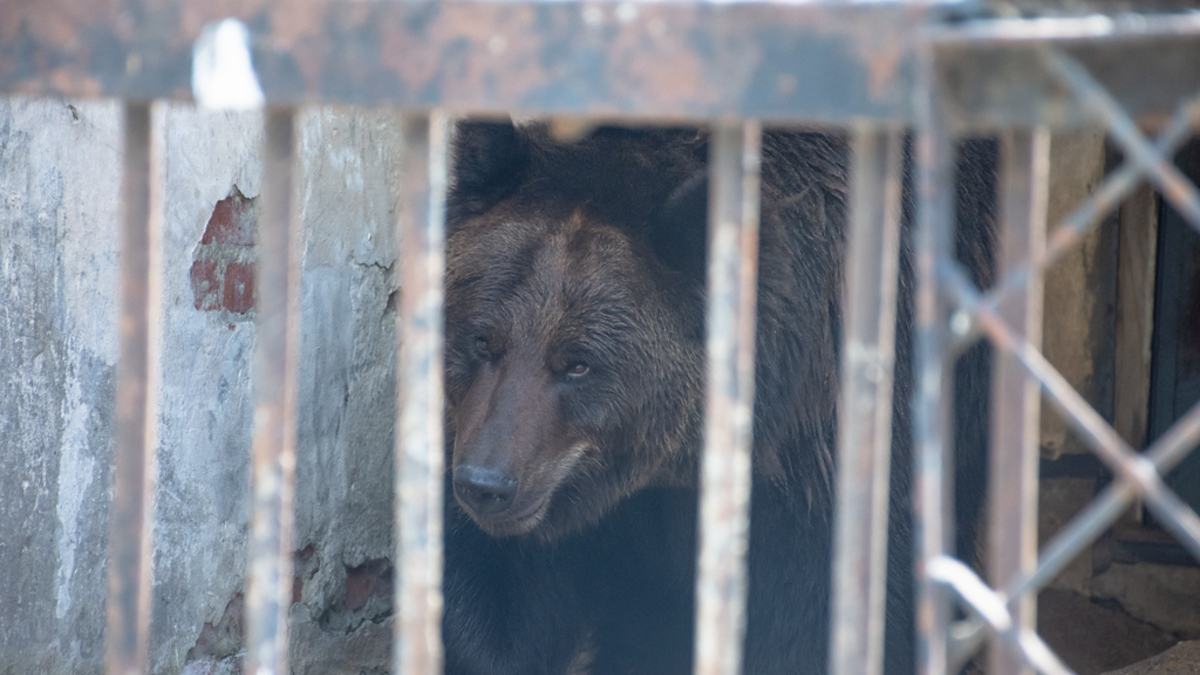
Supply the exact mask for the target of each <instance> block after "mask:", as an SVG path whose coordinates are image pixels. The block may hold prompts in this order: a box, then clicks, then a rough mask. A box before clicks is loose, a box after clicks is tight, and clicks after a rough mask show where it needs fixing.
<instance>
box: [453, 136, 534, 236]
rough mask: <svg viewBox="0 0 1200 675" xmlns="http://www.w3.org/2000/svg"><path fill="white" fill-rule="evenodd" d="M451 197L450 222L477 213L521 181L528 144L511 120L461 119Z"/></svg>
mask: <svg viewBox="0 0 1200 675" xmlns="http://www.w3.org/2000/svg"><path fill="white" fill-rule="evenodd" d="M455 132H456V133H455V137H454V152H453V161H454V170H453V173H452V174H451V191H450V197H449V199H448V208H449V212H448V213H447V216H448V220H449V221H450V222H451V223H455V222H458V221H461V220H462V219H463V218H468V217H470V216H474V215H478V214H480V213H483V212H484V211H487V210H488V209H489V208H491V207H492V206H494V205H495V204H496V202H498V201H500V200H501V199H504V198H505V197H507V196H508V195H509V194H510V193H511V192H512V191H513V190H514V189H515V188H516V187H517V185H518V184H519V182H520V181H521V179H522V177H523V175H524V172H525V167H526V166H527V165H528V163H529V148H528V145H527V144H526V142H525V141H524V140H523V139H522V137H521V134H520V133H519V132H518V131H517V129H516V127H514V126H513V124H512V122H511V121H509V120H505V121H503V122H496V121H483V120H470V121H462V122H459V123H458V126H457V128H456V130H455Z"/></svg>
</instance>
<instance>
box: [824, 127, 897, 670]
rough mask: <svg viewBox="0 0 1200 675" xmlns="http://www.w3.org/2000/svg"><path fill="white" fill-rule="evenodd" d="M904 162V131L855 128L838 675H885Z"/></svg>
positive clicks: (837, 573) (835, 655) (838, 537)
mask: <svg viewBox="0 0 1200 675" xmlns="http://www.w3.org/2000/svg"><path fill="white" fill-rule="evenodd" d="M902 162H903V149H902V147H901V140H900V135H899V134H898V133H895V132H887V131H882V130H880V129H878V128H877V127H873V126H869V125H860V126H857V127H855V129H854V173H853V182H852V184H851V188H852V192H851V195H852V199H853V206H852V208H851V214H850V216H851V217H850V229H849V232H848V235H847V254H846V255H847V257H846V260H847V263H846V311H845V317H846V328H845V337H844V341H843V345H842V374H841V379H842V396H841V405H840V408H839V419H838V457H839V459H838V493H837V510H836V511H835V513H834V518H835V522H836V531H835V539H834V562H833V579H834V587H833V612H832V617H833V626H832V635H833V636H832V641H831V649H830V671H829V672H830V673H831V674H832V675H878V674H879V673H880V672H881V671H882V668H883V629H884V601H885V599H886V595H887V594H886V590H887V525H888V487H889V481H888V479H889V475H890V474H889V467H890V460H891V441H892V378H893V365H894V362H895V346H896V344H895V330H896V284H897V273H898V269H899V258H900V192H901V186H900V183H901V165H902Z"/></svg>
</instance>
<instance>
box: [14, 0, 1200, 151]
mask: <svg viewBox="0 0 1200 675" xmlns="http://www.w3.org/2000/svg"><path fill="white" fill-rule="evenodd" d="M950 4H951V5H952V4H953V3H950ZM941 12H942V10H941V9H940V8H938V6H937V4H936V3H933V6H931V5H930V4H927V3H921V4H917V3H903V2H900V1H898V0H897V1H895V2H881V3H863V4H859V3H854V4H852V3H837V2H814V3H805V4H790V3H789V4H782V3H733V4H726V3H722V4H713V3H696V2H681V1H676V0H671V1H668V2H661V3H649V4H646V3H634V2H594V1H588V2H583V1H580V0H568V1H565V2H545V1H543V0H522V1H519V2H491V1H488V0H465V1H456V2H445V1H438V0H424V1H418V2H394V1H391V0H245V1H244V2H235V1H233V0H201V1H196V2H187V3H180V2H177V1H176V0H97V1H95V2H75V1H74V0H3V2H0V93H25V94H34V95H62V96H112V97H121V98H133V99H150V98H183V99H186V98H189V97H190V95H191V94H190V82H191V58H192V44H193V43H194V41H195V39H196V37H197V36H199V34H200V31H201V29H202V28H203V27H204V25H205V24H207V23H209V22H213V21H217V20H219V19H223V18H226V17H235V18H239V19H241V20H243V21H244V22H245V23H246V24H247V25H248V26H249V28H250V32H251V35H252V42H253V44H252V48H253V49H252V50H253V55H254V63H255V68H256V70H257V71H258V75H259V79H260V80H261V82H262V85H263V89H264V91H265V93H266V96H267V99H268V101H270V102H272V103H277V104H303V103H350V104H360V105H395V106H401V107H406V108H415V109H431V108H435V107H437V108H444V109H447V110H448V111H450V112H456V113H465V112H474V113H488V112H491V113H499V112H517V113H524V114H535V115H567V116H570V115H589V116H601V117H603V116H610V115H632V116H637V117H643V118H650V119H659V120H684V119H688V120H699V119H712V118H720V117H727V116H737V117H743V118H757V119H763V120H767V121H772V120H807V121H812V122H838V123H844V122H845V121H846V120H847V119H848V118H853V117H858V118H868V119H873V120H877V121H898V122H910V123H911V122H912V121H913V120H914V117H913V111H912V101H911V91H912V88H913V83H914V79H913V73H914V70H913V63H914V53H915V51H914V49H915V46H916V45H915V42H916V41H917V40H920V39H928V40H930V41H932V42H933V43H934V44H935V45H937V47H936V50H937V52H938V55H939V58H938V62H939V64H940V67H939V73H940V76H941V77H943V78H944V81H945V83H946V85H945V87H944V89H945V93H946V95H947V97H948V105H947V112H948V114H949V116H950V120H951V121H952V122H957V123H958V126H960V127H963V128H966V127H975V128H998V127H1002V126H1008V125H1014V124H1015V125H1023V126H1031V125H1038V124H1040V125H1049V126H1056V127H1062V126H1081V125H1088V124H1092V123H1093V122H1092V120H1091V118H1089V117H1088V115H1087V111H1086V110H1085V109H1084V108H1083V106H1081V105H1079V104H1078V103H1077V102H1075V101H1073V100H1072V99H1071V98H1070V95H1069V94H1068V93H1067V92H1064V91H1063V89H1062V88H1061V87H1060V86H1058V83H1057V82H1056V80H1055V79H1054V77H1053V76H1052V75H1051V74H1049V73H1047V72H1046V71H1045V69H1044V68H1043V67H1041V64H1040V63H1039V62H1038V60H1037V56H1036V55H1035V54H1034V53H1032V51H1031V50H1029V49H1028V46H1029V45H1030V44H1034V43H1047V42H1051V43H1056V44H1059V45H1060V46H1061V47H1062V48H1064V49H1065V50H1066V51H1067V53H1069V54H1070V55H1071V56H1073V57H1074V58H1075V59H1077V60H1079V62H1080V63H1081V64H1082V65H1083V66H1084V67H1085V68H1087V69H1088V70H1089V71H1090V72H1092V73H1094V74H1095V76H1096V78H1097V80H1098V81H1099V82H1100V84H1101V85H1103V86H1104V87H1105V88H1106V89H1107V90H1109V92H1110V93H1111V94H1112V96H1113V98H1114V99H1116V100H1117V101H1119V102H1120V103H1121V104H1122V105H1124V106H1125V107H1126V109H1127V110H1128V111H1129V112H1130V113H1131V114H1132V115H1133V116H1134V117H1140V118H1143V119H1154V118H1156V117H1159V116H1161V117H1165V116H1167V115H1169V114H1170V113H1171V112H1172V111H1174V110H1175V108H1176V107H1177V105H1178V102H1179V100H1180V99H1181V98H1183V97H1185V96H1187V95H1190V94H1192V93H1194V90H1195V84H1196V83H1197V82H1200V20H1198V19H1196V17H1195V16H1194V15H1192V14H1182V15H1159V16H1151V17H1135V16H1121V17H1117V18H1106V17H1102V16H1094V17H1084V18H1060V19H1005V20H988V19H984V20H974V21H964V22H956V23H940V22H939V19H938V17H939V16H941ZM1148 74H1151V75H1152V76H1148Z"/></svg>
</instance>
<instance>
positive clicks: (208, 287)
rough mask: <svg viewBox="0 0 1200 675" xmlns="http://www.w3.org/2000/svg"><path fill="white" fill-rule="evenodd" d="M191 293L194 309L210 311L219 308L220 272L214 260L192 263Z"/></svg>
mask: <svg viewBox="0 0 1200 675" xmlns="http://www.w3.org/2000/svg"><path fill="white" fill-rule="evenodd" d="M191 277H192V295H193V296H194V297H195V307H196V309H199V310H202V311H205V312H211V311H214V310H218V309H221V273H220V270H218V269H217V261H216V260H197V261H195V262H193V263H192V270H191Z"/></svg>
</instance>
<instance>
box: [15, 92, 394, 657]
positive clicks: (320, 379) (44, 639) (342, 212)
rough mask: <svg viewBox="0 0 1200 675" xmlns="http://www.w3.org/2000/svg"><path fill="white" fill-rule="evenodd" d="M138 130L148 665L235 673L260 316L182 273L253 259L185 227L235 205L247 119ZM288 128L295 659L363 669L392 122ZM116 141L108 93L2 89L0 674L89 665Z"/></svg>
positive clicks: (353, 116) (104, 475) (374, 538)
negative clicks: (294, 279)
mask: <svg viewBox="0 0 1200 675" xmlns="http://www.w3.org/2000/svg"><path fill="white" fill-rule="evenodd" d="M153 120H154V139H155V144H154V150H153V152H154V154H155V161H156V162H157V163H158V166H160V167H162V170H163V175H164V177H165V192H164V199H163V203H164V204H165V206H164V213H163V215H164V219H163V222H164V230H165V231H164V242H163V256H164V257H163V260H164V278H163V280H162V283H163V302H164V306H163V308H162V310H163V318H164V333H163V337H162V345H163V348H162V360H161V363H160V364H159V366H160V371H161V399H160V401H159V439H160V440H159V449H158V476H157V478H158V491H157V504H156V510H155V519H154V526H155V534H156V554H155V560H154V572H155V592H154V602H153V635H152V641H151V647H150V659H151V663H152V671H153V672H155V673H179V672H189V673H209V672H211V673H217V672H232V669H233V667H234V665H235V664H236V660H237V653H238V651H239V650H240V649H241V645H240V640H239V638H238V637H237V636H238V635H239V633H240V630H241V597H240V594H241V592H242V589H243V584H244V568H245V562H246V560H245V558H246V533H247V522H248V503H249V502H248V494H249V484H248V473H247V471H248V466H249V446H250V434H251V421H252V411H253V401H252V395H251V367H250V363H251V355H252V353H253V350H254V344H255V329H254V323H253V310H252V309H250V310H249V311H236V310H238V309H241V310H244V309H245V308H237V307H235V306H234V305H232V304H231V305H230V306H225V305H224V304H222V303H221V302H219V301H217V302H208V303H200V304H202V305H203V306H202V307H201V308H197V304H198V303H197V299H196V290H197V286H196V281H195V273H194V271H193V268H194V267H195V266H196V261H197V260H202V261H211V260H218V261H220V262H219V267H218V268H217V269H220V270H223V271H227V270H228V269H230V265H235V264H243V265H244V264H247V263H251V264H252V263H253V259H254V257H255V255H256V249H255V248H254V246H253V245H246V244H247V242H242V245H240V246H239V245H235V243H230V242H228V241H221V240H219V238H218V240H216V241H215V242H209V243H206V244H203V245H202V244H201V240H202V239H203V238H204V237H205V233H206V230H208V228H209V221H210V219H211V218H212V216H213V210H214V207H215V206H216V204H217V203H218V202H219V201H220V200H223V199H225V198H226V197H228V196H229V195H230V194H231V193H232V192H233V191H234V189H235V187H236V189H237V190H238V191H239V192H240V193H241V195H243V196H244V197H245V198H247V200H248V201H247V202H246V204H248V205H249V206H250V208H251V209H252V208H253V206H254V203H255V202H256V198H257V196H258V193H259V190H260V186H261V183H262V176H261V174H262V162H261V160H260V157H259V143H260V140H261V126H262V122H261V116H258V115H233V114H224V113H207V112H201V111H197V110H195V109H193V108H191V107H189V106H182V105H172V106H163V105H160V106H158V107H156V109H155V113H154V116H153ZM297 128H298V135H297V149H298V155H299V158H300V167H298V168H299V171H300V180H299V181H298V183H299V188H298V196H297V198H298V200H299V201H298V203H299V205H300V209H301V217H302V219H303V222H304V225H305V229H306V241H305V258H304V271H305V276H304V282H303V289H302V294H303V301H302V304H303V315H302V325H303V328H302V331H303V346H302V356H301V363H302V370H301V373H300V414H299V417H300V420H301V426H300V430H299V450H298V451H299V464H298V468H297V482H298V485H297V513H296V526H297V530H296V549H297V551H298V552H299V553H300V554H299V559H298V561H297V566H296V574H297V581H296V585H295V587H296V589H297V591H298V592H299V596H300V602H298V603H296V605H294V606H293V608H292V626H293V628H292V630H293V653H294V655H295V657H296V665H295V672H312V673H338V672H346V673H364V672H377V671H378V672H382V669H384V668H386V665H387V657H388V635H389V633H390V621H389V620H388V619H387V617H388V616H389V615H390V607H391V597H390V592H391V591H390V570H391V562H390V558H391V550H392V543H391V542H392V537H391V523H392V521H391V480H392V464H391V445H392V417H393V409H394V404H395V396H394V376H393V374H392V373H393V367H394V359H393V356H392V353H393V348H394V329H393V323H394V312H393V311H392V310H391V309H390V307H389V304H388V300H389V296H390V294H391V293H392V292H393V291H394V290H395V282H394V279H395V275H394V274H393V271H394V262H395V257H396V256H395V253H394V248H393V237H392V223H393V221H394V217H395V210H396V203H395V197H394V194H395V191H394V189H393V187H392V186H393V185H394V184H395V181H396V180H397V178H398V176H397V170H398V166H399V159H400V152H401V140H400V134H399V127H398V120H397V119H396V118H394V117H393V116H390V115H386V114H383V113H371V112H354V113H351V112H338V111H332V110H312V111H305V112H303V113H302V114H301V116H300V120H299V124H298V127H297ZM121 148H122V140H121V130H120V108H119V106H118V105H116V104H114V103H110V102H79V101H72V102H67V101H48V100H40V101H30V100H25V99H6V100H3V99H0V277H2V279H3V283H2V284H0V387H2V393H0V496H2V499H0V673H29V672H42V673H98V672H101V664H102V659H103V622H104V598H105V569H104V566H105V559H106V540H107V527H108V519H107V516H108V514H107V503H108V499H109V486H110V477H109V461H110V458H111V454H112V443H113V433H112V427H113V396H114V365H115V358H116V319H117V297H116V291H117V262H118V252H117V223H118V206H119V202H118V196H119V189H120V176H121ZM214 265H215V264H214ZM210 281H211V280H210ZM219 281H220V280H219V279H218V282H219ZM213 297H214V298H217V299H218V300H219V299H220V298H221V297H223V296H222V295H221V294H220V292H217V294H216V295H214V296H213ZM226 299H227V298H226Z"/></svg>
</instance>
